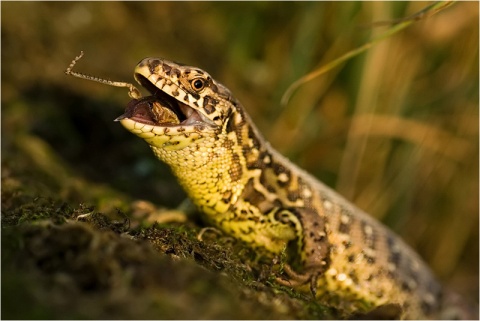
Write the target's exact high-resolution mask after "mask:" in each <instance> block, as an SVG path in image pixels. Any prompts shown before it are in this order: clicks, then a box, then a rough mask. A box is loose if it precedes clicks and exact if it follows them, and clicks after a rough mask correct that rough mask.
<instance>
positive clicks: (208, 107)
mask: <svg viewBox="0 0 480 321" xmlns="http://www.w3.org/2000/svg"><path fill="white" fill-rule="evenodd" d="M217 104H218V101H217V100H216V99H213V98H212V97H210V96H205V97H204V98H203V109H204V110H205V112H206V113H207V115H210V114H211V113H213V112H214V111H215V106H216V105H217Z"/></svg>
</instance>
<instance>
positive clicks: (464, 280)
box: [1, 2, 479, 302]
mask: <svg viewBox="0 0 480 321" xmlns="http://www.w3.org/2000/svg"><path fill="white" fill-rule="evenodd" d="M428 4H429V3H426V2H332V3H330V2H295V3H293V2H243V3H242V2H228V3H224V2H198V3H193V2H68V3H62V2H2V3H1V9H2V17H1V18H2V22H1V24H2V29H1V32H2V47H1V57H2V65H1V68H2V92H1V94H2V96H1V102H2V123H1V125H2V132H1V133H2V189H3V188H4V187H5V186H4V184H5V183H6V180H5V179H4V178H5V177H7V176H9V175H12V172H13V173H14V172H15V171H25V172H23V173H29V170H32V169H31V168H25V167H23V168H22V167H21V166H22V160H21V158H23V157H30V158H31V159H32V160H33V161H34V163H35V164H36V166H40V167H42V168H43V170H44V172H45V173H47V174H45V175H40V176H39V177H38V179H36V181H37V182H38V184H39V186H41V185H42V184H47V183H46V181H48V180H50V181H54V182H55V184H57V185H58V186H59V187H58V190H59V191H60V194H59V195H60V197H64V198H65V200H67V201H68V202H77V203H84V202H86V203H90V204H93V205H95V206H97V208H99V209H100V210H104V211H105V212H107V211H109V210H111V207H109V205H108V204H105V203H102V200H101V199H99V198H95V197H91V195H90V194H88V193H86V194H82V193H81V191H80V192H78V191H77V192H76V193H71V192H66V193H64V194H62V193H61V192H62V191H64V189H63V187H64V186H67V185H69V184H73V183H72V180H71V179H70V178H71V177H73V176H74V177H81V178H82V179H84V180H86V181H88V182H89V183H91V184H94V185H96V186H108V188H112V189H114V190H116V191H119V192H121V193H124V194H125V195H127V196H128V197H131V198H132V199H146V200H149V201H151V202H154V203H156V204H159V205H163V206H168V207H173V206H176V205H177V204H178V203H179V202H180V201H181V200H182V198H183V197H184V194H183V191H182V190H181V189H180V187H179V186H178V185H177V184H176V182H175V181H174V179H172V176H171V175H170V173H169V170H168V168H166V166H164V165H163V164H160V163H159V162H158V161H157V160H156V159H155V158H154V156H153V155H152V154H151V152H150V151H149V149H148V147H147V145H146V144H145V143H144V142H142V141H141V140H139V139H138V138H137V137H134V135H132V134H130V133H128V132H126V131H125V130H124V129H123V128H121V126H120V125H119V124H118V123H114V122H113V119H115V118H116V117H117V116H119V115H120V114H121V113H122V111H123V108H124V107H125V106H126V104H127V102H128V100H129V98H128V96H127V90H126V89H119V88H114V87H109V86H105V85H101V84H98V83H94V82H89V81H85V80H79V79H76V78H73V77H69V76H66V75H65V74H64V71H65V69H66V67H67V66H68V65H69V63H70V61H71V60H72V59H73V58H74V57H75V56H76V55H78V53H79V52H80V50H83V51H84V52H85V57H84V58H83V59H82V60H81V61H80V62H79V63H78V64H77V66H76V69H75V70H76V71H78V72H84V73H87V74H92V75H95V76H98V77H104V78H109V79H112V80H117V81H127V82H133V81H134V80H133V77H132V73H133V68H134V67H135V65H136V63H137V62H138V61H140V60H141V59H142V58H144V57H149V56H156V57H164V58H167V59H170V60H174V61H179V62H183V63H186V64H189V65H194V66H198V67H200V68H202V69H205V70H206V71H208V72H209V73H210V74H211V75H212V76H213V77H214V78H215V79H217V80H218V81H220V82H222V83H223V84H225V85H226V86H227V87H228V88H229V89H230V90H231V91H232V92H233V93H234V95H235V96H236V97H237V98H238V99H239V100H240V101H241V102H242V103H243V105H244V106H245V108H246V109H247V111H248V112H249V113H250V115H251V116H252V118H253V120H254V121H255V123H256V124H257V126H258V127H259V129H260V130H261V132H262V133H263V134H264V136H265V137H266V138H267V139H268V140H269V141H270V142H271V144H272V145H273V146H274V147H275V148H277V149H278V150H279V151H280V152H282V153H283V154H285V155H286V156H288V157H289V158H290V159H291V160H293V161H294V162H296V163H297V164H299V165H300V166H301V167H303V168H305V169H307V170H308V171H309V172H311V173H313V174H314V175H315V176H317V177H318V178H320V179H321V180H323V181H324V182H325V183H327V184H328V185H330V186H332V187H333V188H335V189H336V190H337V191H339V192H340V193H341V194H342V195H344V196H346V197H347V198H348V199H350V200H352V201H353V202H354V203H356V204H357V205H358V206H359V207H361V208H362V209H364V210H365V211H367V212H368V213H370V214H371V215H373V216H375V217H376V218H378V219H380V220H382V221H383V222H385V223H386V224H387V225H389V226H390V227H391V228H392V229H393V230H395V231H396V232H397V233H399V234H400V235H402V237H403V238H404V239H405V240H406V241H407V242H408V243H409V244H411V245H412V246H413V247H414V248H415V249H416V250H417V251H418V252H419V253H420V254H421V255H422V257H424V258H425V260H426V261H427V262H428V264H429V265H430V266H431V267H432V269H433V270H434V271H435V273H436V274H437V275H438V276H439V278H440V279H441V280H442V281H443V282H444V283H446V284H448V285H450V286H451V287H452V288H454V289H455V290H456V291H458V292H460V293H462V294H464V295H466V296H468V297H470V298H472V299H473V300H476V301H477V302H478V282H479V280H478V251H479V250H478V242H479V239H478V206H479V204H478V196H479V191H478V153H479V150H478V98H479V97H478V87H479V83H478V67H479V66H478V37H479V35H478V3H477V2H459V3H456V4H454V5H453V6H451V7H449V8H447V9H445V10H444V11H442V12H440V13H438V14H436V15H434V16H432V17H430V18H428V19H425V20H421V21H419V22H416V23H414V24H412V25H411V26H410V27H409V28H407V29H406V30H404V31H402V32H400V33H397V34H395V35H392V36H390V37H389V38H388V39H387V40H386V41H383V42H382V43H381V44H379V45H377V46H375V47H373V48H372V49H370V50H369V51H367V52H366V53H364V54H361V55H359V56H357V57H355V58H353V59H351V60H349V61H348V62H346V63H345V64H342V65H341V66H340V67H337V68H334V69H333V70H331V71H330V72H328V73H326V74H324V75H322V76H321V77H319V78H317V79H315V80H313V81H310V82H308V83H307V84H305V85H304V86H302V87H301V88H300V89H299V90H298V91H296V92H295V94H294V96H293V97H292V99H291V100H290V102H289V103H288V105H286V106H282V105H281V104H280V99H281V97H282V95H283V94H284V93H285V91H286V89H287V88H288V86H289V85H290V84H292V83H293V82H294V81H295V80H296V79H298V78H299V77H301V76H303V75H305V74H306V73H308V72H311V71H313V70H314V69H316V68H318V67H320V66H323V65H325V64H326V63H328V62H330V61H332V60H334V59H335V58H338V57H339V56H341V55H342V54H344V53H346V52H348V51H350V50H352V49H355V48H357V47H358V46H360V45H362V44H364V43H366V42H368V41H369V40H370V39H371V38H372V37H373V36H375V35H378V34H381V33H382V32H383V31H384V30H386V29H385V28H386V27H378V26H375V27H374V26H373V25H372V23H373V22H378V21H392V20H394V19H397V18H402V17H406V16H409V15H411V14H413V13H415V12H417V11H419V10H421V9H422V8H424V7H425V6H426V5H428ZM38 146H43V147H45V146H46V148H47V149H48V150H49V151H51V153H52V154H50V155H48V157H47V156H45V154H44V152H42V151H39V150H38V148H37V147H38ZM19 149H20V150H22V153H20V154H19V153H16V152H14V151H16V150H19ZM18 155H20V156H21V157H20V156H18ZM25 155H26V156H25ZM16 157H18V158H16ZM52 157H53V158H55V159H57V160H58V161H59V162H61V164H62V166H63V167H62V168H63V169H61V170H60V169H58V168H56V167H54V166H56V165H54V164H52V163H51V162H50V161H48V160H50V159H52ZM12 164H16V165H15V166H19V167H18V168H17V167H15V166H14V165H12ZM50 165H51V166H53V167H50ZM65 168H67V169H68V173H69V174H63V173H64V172H63V170H64V169H65ZM62 175H63V176H62ZM70 175H72V176H70ZM60 176H61V177H60ZM9 177H10V176H9ZM44 180H45V181H44ZM8 182H9V183H11V181H10V180H9V181H8ZM38 190H40V191H41V190H42V188H39V189H38ZM45 193H47V192H45ZM39 194H40V195H39V196H42V192H39Z"/></svg>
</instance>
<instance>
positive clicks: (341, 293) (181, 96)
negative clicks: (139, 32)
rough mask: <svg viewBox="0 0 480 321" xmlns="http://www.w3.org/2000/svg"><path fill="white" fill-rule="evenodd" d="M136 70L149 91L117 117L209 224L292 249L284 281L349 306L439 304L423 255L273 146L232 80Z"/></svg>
mask: <svg viewBox="0 0 480 321" xmlns="http://www.w3.org/2000/svg"><path fill="white" fill-rule="evenodd" d="M134 76H135V79H136V80H137V81H138V82H139V83H140V84H141V85H142V86H143V87H145V88H146V89H147V90H148V91H149V92H150V93H151V96H148V97H145V98H140V97H137V98H138V99H134V100H132V101H131V102H130V103H129V105H128V106H127V109H126V112H125V114H124V115H122V116H120V117H119V118H118V119H117V120H119V121H120V122H121V124H122V125H123V126H124V127H125V128H126V129H128V130H129V131H131V132H132V133H134V134H136V135H138V136H139V137H141V138H143V139H144V140H145V141H146V142H147V143H148V144H149V145H150V147H151V149H152V150H153V152H154V154H155V155H156V156H157V158H159V159H160V160H161V161H163V162H165V163H166V164H168V165H169V166H170V167H171V169H172V171H173V173H174V174H175V175H176V177H177V178H178V180H179V182H180V184H181V185H182V186H183V188H184V189H185V191H186V192H187V194H188V196H189V197H190V198H191V200H192V201H193V202H194V204H195V205H196V206H197V207H198V208H199V209H200V211H201V212H203V213H204V214H205V216H206V218H207V220H208V221H209V222H210V223H211V224H213V225H215V226H216V227H218V228H220V229H221V230H223V231H224V232H225V233H228V234H230V235H232V236H233V237H235V238H237V239H240V240H242V241H244V242H246V243H247V244H248V245H249V246H251V247H253V248H262V249H264V250H266V251H267V252H269V253H271V254H272V256H276V255H279V254H281V253H282V251H285V250H286V251H287V255H288V263H289V264H288V265H286V268H285V270H284V276H283V277H282V278H278V281H279V282H280V283H282V284H284V285H289V286H292V287H294V288H295V289H296V290H298V291H302V292H310V291H311V292H312V293H313V294H314V295H315V296H316V298H317V299H318V300H319V301H320V302H322V303H325V304H327V305H330V306H333V307H335V308H338V309H340V310H342V311H345V312H346V313H357V312H360V313H365V312H369V311H371V310H373V309H375V308H378V307H381V306H384V305H390V304H393V305H395V306H398V307H400V310H401V313H400V315H399V316H398V317H405V318H426V317H430V316H432V314H433V313H435V311H437V310H438V308H439V302H440V297H441V288H440V285H439V284H438V283H437V281H436V280H435V278H434V277H433V275H432V273H431V272H430V270H429V269H428V267H427V266H426V265H425V263H423V261H422V260H421V259H420V257H419V256H418V255H417V254H416V253H415V252H414V251H413V250H412V249H410V248H409V247H408V246H407V245H406V244H405V243H404V242H403V241H402V240H401V239H400V238H399V237H397V236H396V235H395V234H394V233H393V232H391V231H389V230H388V229H387V228H386V227H384V226H382V225H381V224H380V223H379V222H377V221H375V220H374V219H373V218H371V217H370V216H368V215H367V214H365V213H364V212H363V211H361V210H360V209H358V208H356V207H355V206H353V205H352V204H351V203H349V202H348V201H347V200H345V199H344V198H343V197H341V196H340V195H338V194H337V193H336V192H334V191H333V190H332V189H330V188H329V187H327V186H326V185H324V184H323V183H321V182H319V181H317V180H316V179H315V178H313V177H312V176H310V175H309V174H308V173H306V172H305V171H303V170H301V169H300V168H298V167H297V166H295V165H294V164H293V163H291V162H289V161H288V160H287V159H286V158H284V157H283V156H282V155H280V154H279V153H278V152H276V151H275V150H274V149H273V148H272V147H271V146H270V145H269V144H268V142H266V141H265V139H264V138H263V137H262V136H261V134H260V133H259V131H258V130H257V129H256V127H255V125H254V124H253V122H252V120H251V119H250V117H249V116H248V115H247V113H246V111H245V110H244V108H243V107H242V105H241V104H240V103H239V101H238V100H236V99H235V98H234V97H233V96H232V94H231V93H230V91H229V90H228V89H227V88H226V87H224V86H223V85H221V84H220V83H218V82H216V81H215V80H214V79H212V77H210V75H208V74H207V73H206V72H205V71H203V70H201V69H198V68H195V67H188V66H184V65H180V64H176V63H173V62H170V61H167V60H163V59H158V58H145V59H144V60H142V61H141V62H140V63H139V64H138V65H137V67H136V68H135V74H134ZM134 98H135V97H134Z"/></svg>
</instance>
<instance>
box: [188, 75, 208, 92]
mask: <svg viewBox="0 0 480 321" xmlns="http://www.w3.org/2000/svg"><path fill="white" fill-rule="evenodd" d="M190 84H191V85H192V87H193V89H195V90H196V91H200V90H202V89H203V88H204V87H205V80H203V79H201V78H197V79H193V80H192V81H191V83H190Z"/></svg>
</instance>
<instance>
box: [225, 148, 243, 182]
mask: <svg viewBox="0 0 480 321" xmlns="http://www.w3.org/2000/svg"><path fill="white" fill-rule="evenodd" d="M231 164H232V165H231V166H230V169H229V170H228V174H229V175H230V178H231V180H232V182H237V181H238V180H240V179H241V178H242V175H243V169H242V165H241V164H240V156H238V155H237V154H232V163H231Z"/></svg>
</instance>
